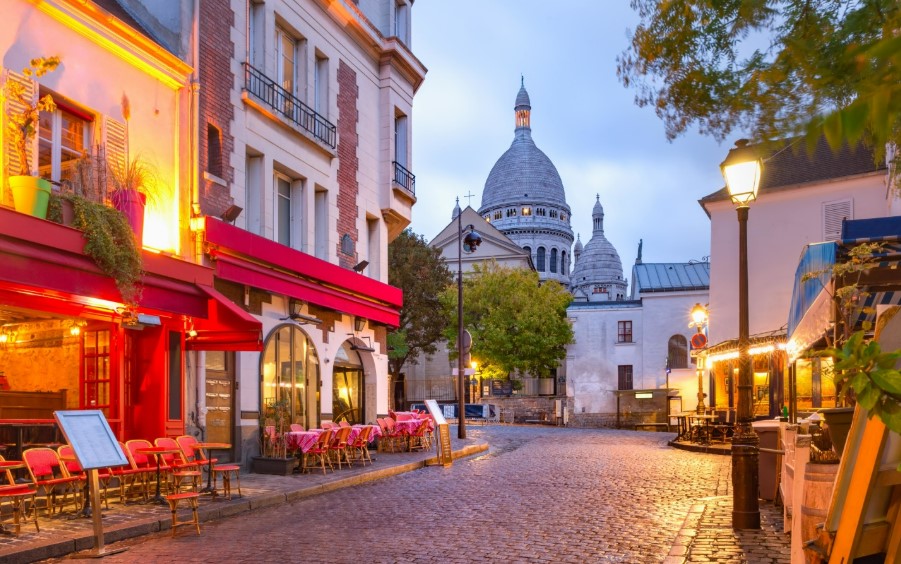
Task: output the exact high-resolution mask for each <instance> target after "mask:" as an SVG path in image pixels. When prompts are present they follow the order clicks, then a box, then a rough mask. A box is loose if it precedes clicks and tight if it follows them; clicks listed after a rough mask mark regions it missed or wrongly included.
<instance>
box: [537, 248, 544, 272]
mask: <svg viewBox="0 0 901 564" xmlns="http://www.w3.org/2000/svg"><path fill="white" fill-rule="evenodd" d="M536 266H537V268H538V272H544V247H538V264H537V265H536Z"/></svg>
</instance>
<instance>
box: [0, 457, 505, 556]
mask: <svg viewBox="0 0 901 564" xmlns="http://www.w3.org/2000/svg"><path fill="white" fill-rule="evenodd" d="M487 450H488V445H487V444H486V443H481V444H473V445H466V446H464V447H463V448H460V449H457V450H454V451H452V457H453V459H454V460H457V459H460V458H467V457H470V456H473V455H475V454H479V453H481V452H485V451H487ZM434 465H438V457H437V456H435V457H431V458H426V459H423V460H418V461H415V462H408V463H405V464H399V465H397V466H390V467H387V468H379V469H378V470H374V471H372V472H365V473H362V474H359V475H356V476H348V477H347V478H341V479H338V480H335V481H333V482H328V483H325V484H316V485H311V486H307V487H300V488H297V489H289V490H285V491H279V492H270V493H265V494H260V495H256V496H254V497H253V498H245V499H242V500H240V501H238V503H231V504H229V505H225V506H220V507H215V506H206V507H201V508H200V509H199V510H198V519H199V520H200V522H201V523H207V522H210V521H216V520H218V519H224V518H227V517H231V516H234V515H240V514H244V513H249V512H252V511H257V510H260V509H265V508H267V507H274V506H277V505H282V504H285V503H289V502H291V501H295V500H298V499H306V498H309V497H313V496H317V495H320V494H324V493H328V492H332V491H335V490H340V489H343V488H348V487H353V486H358V485H361V484H365V483H368V482H374V481H376V480H382V479H384V478H390V477H392V476H397V475H399V474H405V473H407V472H412V471H414V470H419V469H422V468H426V467H427V466H434ZM189 512H190V511H189V510H188V511H185V515H187V514H188V513H189ZM171 525H172V523H171V520H170V518H169V516H168V514H167V515H166V517H165V518H158V519H145V520H142V521H135V522H132V523H128V524H125V525H121V526H118V527H115V526H114V527H109V528H104V531H103V534H104V536H103V538H104V545H105V546H108V545H110V544H112V543H115V542H119V541H123V540H128V539H133V538H137V537H142V536H146V535H149V534H153V533H159V532H161V531H168V530H170V529H171V528H172V527H171ZM93 546H94V536H93V533H85V534H78V535H77V536H74V537H68V538H63V539H60V540H58V541H50V542H49V543H48V542H47V541H42V542H36V543H33V544H32V545H31V546H26V547H23V548H22V549H21V550H17V551H16V552H13V553H8V554H3V555H0V560H2V562H3V563H4V564H27V563H29V562H35V561H38V560H45V559H48V558H62V557H65V556H68V555H70V554H73V553H75V552H80V551H83V550H89V549H91V548H93Z"/></svg>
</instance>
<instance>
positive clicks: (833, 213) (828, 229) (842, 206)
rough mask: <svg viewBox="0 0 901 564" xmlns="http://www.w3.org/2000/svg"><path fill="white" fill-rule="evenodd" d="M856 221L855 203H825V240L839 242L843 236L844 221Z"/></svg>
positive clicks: (846, 201)
mask: <svg viewBox="0 0 901 564" xmlns="http://www.w3.org/2000/svg"><path fill="white" fill-rule="evenodd" d="M844 219H854V202H853V201H852V200H850V199H848V200H838V201H835V202H824V203H823V240H824V241H837V240H838V239H840V238H841V236H842V220H844Z"/></svg>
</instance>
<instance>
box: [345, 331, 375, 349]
mask: <svg viewBox="0 0 901 564" xmlns="http://www.w3.org/2000/svg"><path fill="white" fill-rule="evenodd" d="M347 335H348V336H349V337H356V335H354V334H353V333H348V334H347ZM357 338H359V339H366V343H367V345H366V346H363V345H358V344H356V343H354V342H353V341H351V343H350V350H352V351H362V352H375V349H374V348H372V341H371V340H370V338H369V335H364V336H362V337H357Z"/></svg>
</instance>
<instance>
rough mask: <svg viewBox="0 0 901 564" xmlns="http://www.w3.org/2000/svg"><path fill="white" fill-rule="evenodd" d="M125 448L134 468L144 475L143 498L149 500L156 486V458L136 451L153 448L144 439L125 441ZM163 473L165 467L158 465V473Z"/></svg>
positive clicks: (151, 444)
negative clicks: (144, 487) (144, 490)
mask: <svg viewBox="0 0 901 564" xmlns="http://www.w3.org/2000/svg"><path fill="white" fill-rule="evenodd" d="M125 448H126V450H127V451H128V455H129V456H130V457H131V460H132V461H133V462H134V466H135V468H139V469H141V470H143V471H144V473H145V483H146V487H147V490H146V493H145V497H146V498H148V499H149V498H150V496H151V493H150V492H151V491H152V490H153V489H154V487H155V486H156V457H155V456H153V455H152V454H142V453H140V452H138V450H140V449H142V448H153V443H151V442H150V441H148V440H145V439H131V440H129V441H125ZM164 471H165V466H163V464H162V463H160V473H162V472H164Z"/></svg>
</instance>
